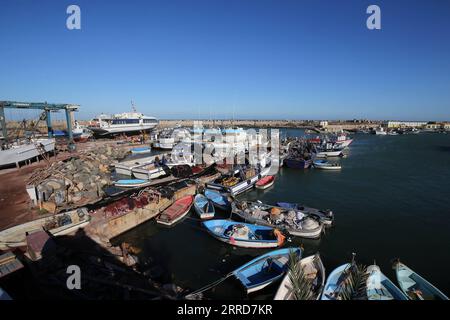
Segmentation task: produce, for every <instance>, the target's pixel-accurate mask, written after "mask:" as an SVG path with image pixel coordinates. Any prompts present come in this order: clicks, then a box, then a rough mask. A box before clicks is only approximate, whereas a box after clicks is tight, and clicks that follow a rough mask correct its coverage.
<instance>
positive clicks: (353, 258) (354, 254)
mask: <svg viewBox="0 0 450 320" xmlns="http://www.w3.org/2000/svg"><path fill="white" fill-rule="evenodd" d="M355 257H356V253H355V252H352V264H354V263H355Z"/></svg>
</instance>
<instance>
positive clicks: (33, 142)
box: [0, 138, 55, 167]
mask: <svg viewBox="0 0 450 320" xmlns="http://www.w3.org/2000/svg"><path fill="white" fill-rule="evenodd" d="M0 147H1V148H0V167H2V166H9V165H14V164H15V165H16V166H18V165H19V164H20V163H21V162H23V161H27V160H30V159H35V158H37V157H38V156H42V155H43V154H45V153H48V152H52V151H54V150H55V139H34V138H33V139H28V140H24V141H20V142H17V143H11V144H9V143H3V144H1V145H0Z"/></svg>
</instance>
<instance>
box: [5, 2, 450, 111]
mask: <svg viewBox="0 0 450 320" xmlns="http://www.w3.org/2000/svg"><path fill="white" fill-rule="evenodd" d="M70 4H77V5H79V6H80V8H81V30H68V29H67V28H66V19H67V17H68V14H66V8H67V6H68V5H70ZM371 4H376V5H379V6H380V8H381V27H382V29H381V30H368V29H367V28H366V19H367V17H368V16H369V15H368V14H366V8H367V7H368V6H369V5H371ZM0 100H17V101H48V102H64V103H65V102H68V103H76V104H80V105H81V111H80V112H79V114H78V115H77V117H78V118H80V119H83V118H90V117H91V116H93V115H95V114H97V113H101V112H109V113H113V112H124V111H129V110H130V100H133V101H134V102H135V104H136V107H137V108H138V110H139V111H141V112H143V113H145V114H147V115H153V116H156V117H158V118H199V117H200V118H231V117H233V115H234V117H235V118H261V119H270V118H275V119H288V118H289V119H348V118H349V119H352V118H370V119H404V120H450V1H446V0H421V1H402V0H395V1H381V0H371V1H359V0H358V1H357V0H342V1H335V0H333V1H322V0H309V1H303V0H295V1H287V0H276V1H275V0H274V1H268V0H179V1H172V0H161V1H133V0H130V1H112V0H111V1H100V0H89V1H84V0H71V1H65V0H57V1H49V0H1V1H0Z"/></svg>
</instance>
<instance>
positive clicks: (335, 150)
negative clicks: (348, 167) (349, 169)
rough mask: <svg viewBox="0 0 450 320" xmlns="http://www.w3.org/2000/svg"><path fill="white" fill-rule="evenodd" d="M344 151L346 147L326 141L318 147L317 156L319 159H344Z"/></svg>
mask: <svg viewBox="0 0 450 320" xmlns="http://www.w3.org/2000/svg"><path fill="white" fill-rule="evenodd" d="M344 149H345V147H343V146H342V145H339V144H336V143H334V142H330V141H324V142H323V143H322V144H320V145H319V146H317V147H316V150H315V151H316V152H315V156H316V157H317V158H327V157H343V156H344Z"/></svg>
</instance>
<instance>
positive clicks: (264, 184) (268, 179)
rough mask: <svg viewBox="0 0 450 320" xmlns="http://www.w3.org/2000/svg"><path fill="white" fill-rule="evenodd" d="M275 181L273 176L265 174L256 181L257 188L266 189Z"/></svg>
mask: <svg viewBox="0 0 450 320" xmlns="http://www.w3.org/2000/svg"><path fill="white" fill-rule="evenodd" d="M274 182H275V176H265V177H263V178H262V179H259V180H258V182H256V188H257V189H267V188H269V187H271V186H272V185H273V184H274Z"/></svg>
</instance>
